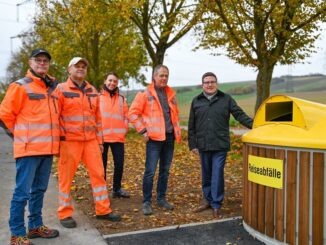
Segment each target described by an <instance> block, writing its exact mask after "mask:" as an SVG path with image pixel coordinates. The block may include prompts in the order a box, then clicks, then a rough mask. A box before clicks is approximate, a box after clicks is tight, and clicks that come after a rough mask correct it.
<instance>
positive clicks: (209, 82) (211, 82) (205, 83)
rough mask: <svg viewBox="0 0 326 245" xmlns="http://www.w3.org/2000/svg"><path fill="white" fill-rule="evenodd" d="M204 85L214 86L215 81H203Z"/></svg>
mask: <svg viewBox="0 0 326 245" xmlns="http://www.w3.org/2000/svg"><path fill="white" fill-rule="evenodd" d="M203 84H204V85H206V86H207V85H214V84H217V81H205V82H203Z"/></svg>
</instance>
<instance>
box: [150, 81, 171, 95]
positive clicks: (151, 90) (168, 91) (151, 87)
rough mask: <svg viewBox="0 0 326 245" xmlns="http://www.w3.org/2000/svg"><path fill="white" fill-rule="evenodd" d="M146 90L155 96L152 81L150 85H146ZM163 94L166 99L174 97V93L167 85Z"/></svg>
mask: <svg viewBox="0 0 326 245" xmlns="http://www.w3.org/2000/svg"><path fill="white" fill-rule="evenodd" d="M147 89H148V90H149V91H150V93H151V94H152V95H154V96H157V93H156V90H155V85H154V81H153V82H152V83H151V84H150V85H148V87H147ZM165 92H166V95H167V97H168V98H171V97H173V96H175V91H174V90H173V89H172V88H171V87H169V85H166V87H165Z"/></svg>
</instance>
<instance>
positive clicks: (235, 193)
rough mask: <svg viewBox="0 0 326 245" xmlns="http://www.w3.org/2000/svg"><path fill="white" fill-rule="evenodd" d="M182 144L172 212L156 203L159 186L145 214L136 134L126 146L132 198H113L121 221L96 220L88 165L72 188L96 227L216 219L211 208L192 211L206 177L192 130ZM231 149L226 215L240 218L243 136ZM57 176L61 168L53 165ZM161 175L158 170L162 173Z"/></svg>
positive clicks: (141, 149) (141, 146) (122, 228)
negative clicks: (190, 140)
mask: <svg viewBox="0 0 326 245" xmlns="http://www.w3.org/2000/svg"><path fill="white" fill-rule="evenodd" d="M182 135H183V141H182V143H181V144H176V145H175V146H176V148H175V153H174V158H173V163H172V166H171V171H170V177H169V187H168V192H167V199H168V201H169V202H171V203H173V204H174V206H175V209H174V210H173V211H165V210H163V209H160V208H158V207H157V206H156V205H155V200H156V182H157V174H156V176H155V181H154V187H153V190H154V191H153V211H154V214H153V215H151V216H144V215H143V213H142V177H143V172H144V162H145V143H144V142H143V140H142V138H141V136H139V135H138V134H136V133H135V132H134V131H131V132H129V133H128V136H127V141H126V145H125V152H126V154H125V169H124V175H123V181H122V183H123V184H122V185H123V188H124V189H126V190H127V191H128V192H129V193H130V194H131V198H130V199H110V200H111V207H112V209H113V210H114V212H117V213H119V214H121V215H122V218H123V219H122V221H121V222H118V223H112V222H103V221H98V220H96V219H95V212H94V203H93V198H92V193H91V188H90V184H89V177H88V174H87V171H86V170H85V168H84V166H83V165H80V167H79V169H78V171H77V173H76V176H75V180H74V183H73V187H72V195H73V197H74V199H75V201H76V202H77V205H78V208H79V209H81V210H83V211H84V213H85V214H86V215H87V216H88V217H89V218H90V220H91V221H92V222H93V223H94V225H95V227H96V228H97V229H99V231H100V232H101V233H102V234H112V233H119V232H126V231H135V230H141V229H150V228H155V227H162V226H169V225H179V224H187V223H194V222H202V221H207V220H212V219H213V217H212V213H211V210H207V211H204V212H202V213H196V214H195V213H193V212H192V210H193V209H194V208H195V207H197V205H198V204H199V203H200V201H201V198H202V194H201V174H200V162H199V157H198V156H196V155H194V154H192V153H190V152H189V150H188V146H187V132H186V131H183V132H182ZM231 140H232V149H231V151H230V152H229V154H228V158H227V164H226V166H225V200H224V204H223V208H222V210H221V213H222V215H223V217H224V218H226V217H235V216H239V215H241V199H242V154H241V150H242V143H241V141H240V137H238V136H234V135H232V136H231ZM108 161H109V163H108V170H107V171H108V172H107V173H108V176H107V178H108V179H107V184H108V189H109V190H110V191H111V189H112V175H113V162H112V156H111V153H110V154H109V160H108ZM53 172H54V175H56V174H57V172H56V165H54V171H53ZM157 172H158V171H157Z"/></svg>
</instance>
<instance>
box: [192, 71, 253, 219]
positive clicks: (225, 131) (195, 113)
mask: <svg viewBox="0 0 326 245" xmlns="http://www.w3.org/2000/svg"><path fill="white" fill-rule="evenodd" d="M202 86H203V92H202V93H201V94H199V95H198V96H196V97H195V98H194V99H193V101H192V103H191V108H190V115H189V123H188V134H189V136H188V144H189V149H190V150H191V151H192V152H193V153H195V154H199V155H200V160H201V166H202V190H203V195H204V201H203V203H202V204H201V205H200V206H199V207H198V208H197V209H195V210H194V212H201V211H203V210H205V209H208V208H210V207H211V208H212V209H213V216H214V217H215V218H217V217H219V209H220V208H221V205H222V202H223V199H224V165H225V160H226V155H227V152H228V151H229V150H230V136H229V120H230V114H232V115H233V117H234V118H235V119H236V120H237V121H239V122H240V123H241V124H242V125H244V126H245V127H247V128H252V122H253V121H252V119H251V118H250V117H249V116H247V114H246V113H245V112H244V111H243V110H242V109H241V108H240V107H239V106H238V105H237V103H236V102H235V100H234V99H233V98H232V97H231V96H230V95H228V94H225V93H223V92H222V91H220V90H218V82H217V77H216V75H215V74H214V73H212V72H207V73H205V74H204V75H203V76H202Z"/></svg>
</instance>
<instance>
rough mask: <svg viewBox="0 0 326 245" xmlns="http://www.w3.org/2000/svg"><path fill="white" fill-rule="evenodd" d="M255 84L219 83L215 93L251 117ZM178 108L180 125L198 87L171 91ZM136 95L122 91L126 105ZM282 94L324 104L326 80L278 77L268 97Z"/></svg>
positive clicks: (199, 90)
mask: <svg viewBox="0 0 326 245" xmlns="http://www.w3.org/2000/svg"><path fill="white" fill-rule="evenodd" d="M255 88H256V85H255V81H244V82H231V83H221V84H220V85H219V89H220V90H221V91H223V92H226V93H228V94H230V95H232V97H233V98H234V99H235V100H236V101H237V103H238V104H239V105H240V106H241V107H242V108H243V109H244V110H245V111H246V112H247V113H248V114H249V115H251V116H253V114H254V105H255V101H256V89H255ZM174 89H175V90H176V91H177V97H178V102H179V108H180V118H181V121H182V122H183V124H185V123H186V121H187V120H188V114H189V107H190V104H191V101H192V99H193V98H194V97H195V96H196V95H198V94H199V93H201V91H202V88H201V85H197V86H183V87H174ZM137 92H138V91H128V92H127V91H123V93H124V94H125V95H126V97H127V99H128V103H129V104H130V103H131V102H132V100H133V99H134V97H135V95H136V93H137ZM273 94H286V95H289V96H292V97H297V98H301V99H305V100H311V101H315V102H319V103H323V104H326V96H325V95H326V76H325V75H323V74H312V75H306V76H282V77H276V78H273V80H272V86H271V95H273Z"/></svg>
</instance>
